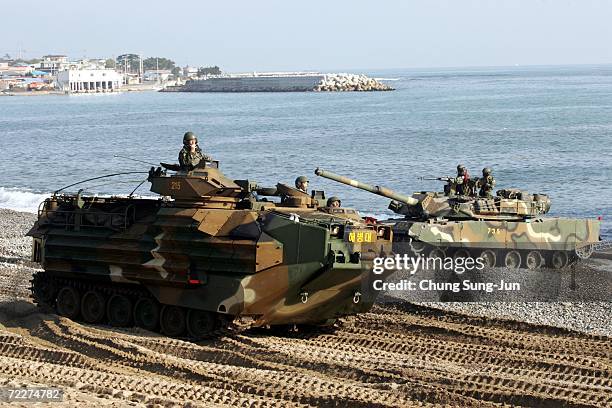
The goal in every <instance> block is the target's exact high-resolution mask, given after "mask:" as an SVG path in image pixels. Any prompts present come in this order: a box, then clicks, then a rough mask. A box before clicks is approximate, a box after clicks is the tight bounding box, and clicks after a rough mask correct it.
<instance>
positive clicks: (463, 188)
mask: <svg viewBox="0 0 612 408" xmlns="http://www.w3.org/2000/svg"><path fill="white" fill-rule="evenodd" d="M453 182H454V185H455V192H456V193H457V194H458V195H470V194H471V192H472V191H471V190H472V189H471V188H470V174H469V173H468V171H467V169H466V168H465V166H464V165H463V164H459V165H457V177H455V179H454V180H453Z"/></svg>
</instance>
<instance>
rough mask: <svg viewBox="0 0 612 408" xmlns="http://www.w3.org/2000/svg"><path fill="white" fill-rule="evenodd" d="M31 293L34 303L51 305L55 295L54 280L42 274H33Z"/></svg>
mask: <svg viewBox="0 0 612 408" xmlns="http://www.w3.org/2000/svg"><path fill="white" fill-rule="evenodd" d="M32 295H34V300H35V301H36V303H44V304H48V305H53V301H54V300H55V297H56V296H57V286H56V284H55V281H53V280H52V279H49V278H47V277H46V275H44V274H41V273H37V274H35V275H34V279H32Z"/></svg>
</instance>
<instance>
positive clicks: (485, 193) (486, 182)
mask: <svg viewBox="0 0 612 408" xmlns="http://www.w3.org/2000/svg"><path fill="white" fill-rule="evenodd" d="M478 187H480V191H479V192H478V195H479V196H481V197H486V198H493V188H494V187H495V177H493V169H492V168H490V167H485V168H484V169H482V178H481V179H480V180H478Z"/></svg>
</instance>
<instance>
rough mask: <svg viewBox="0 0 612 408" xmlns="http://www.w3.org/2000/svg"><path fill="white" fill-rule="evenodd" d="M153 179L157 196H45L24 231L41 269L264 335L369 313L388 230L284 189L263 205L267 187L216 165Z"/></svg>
mask: <svg viewBox="0 0 612 408" xmlns="http://www.w3.org/2000/svg"><path fill="white" fill-rule="evenodd" d="M150 181H151V183H152V186H151V190H152V191H154V192H157V193H159V194H160V195H162V196H163V198H162V199H157V200H156V199H142V198H125V197H124V198H121V197H81V196H75V195H61V196H54V197H51V198H49V199H47V200H46V201H45V203H44V204H43V206H42V207H41V210H40V211H39V219H38V221H37V223H36V225H35V226H34V227H33V228H32V230H31V231H30V232H29V235H31V236H33V237H34V242H35V243H34V254H33V258H34V260H36V261H38V262H40V263H41V265H42V267H43V269H44V270H45V273H46V274H48V275H53V276H58V277H62V278H64V279H69V280H74V281H78V280H83V279H86V280H88V281H89V282H92V281H93V282H98V281H99V282H111V284H113V285H115V284H116V285H127V286H137V287H140V288H146V290H147V291H148V292H149V293H150V294H152V295H153V296H154V297H155V298H156V299H157V301H159V303H160V304H162V305H175V306H181V307H184V308H187V309H195V310H202V311H207V312H214V313H220V314H226V315H229V316H231V317H248V318H250V319H252V320H253V322H254V324H255V325H259V326H262V325H275V324H289V323H291V324H293V323H322V322H325V321H328V320H330V319H334V318H337V317H340V316H344V315H348V314H354V313H358V312H362V311H367V310H368V309H369V308H370V307H371V306H372V300H371V299H367V300H366V299H361V298H360V295H359V291H360V290H361V287H362V284H363V280H364V279H365V275H367V274H369V272H370V271H371V260H372V259H373V258H374V257H375V256H378V255H380V254H385V253H390V252H391V245H392V232H391V229H390V228H389V227H386V226H382V225H380V224H371V223H365V222H364V221H363V220H362V219H361V217H360V216H359V215H358V213H357V212H356V211H355V210H351V209H346V208H343V209H334V211H332V210H331V209H326V208H320V207H319V200H318V199H316V198H314V197H310V196H308V195H307V194H304V193H302V192H298V191H293V189H292V188H290V187H287V186H284V185H279V186H277V188H276V190H275V191H276V192H279V191H280V193H278V196H280V198H281V201H280V202H274V201H270V200H268V199H265V198H263V197H258V196H257V194H255V193H256V192H257V191H260V192H261V191H264V190H263V189H259V190H258V188H257V187H256V186H255V184H254V183H250V182H248V181H247V180H231V179H228V178H227V177H226V176H225V175H223V173H222V172H221V171H220V170H219V169H217V168H202V169H196V170H195V171H193V172H179V173H177V174H174V175H166V174H165V173H160V172H159V170H157V171H156V172H155V171H153V170H152V172H151V177H150ZM245 186H247V187H245ZM249 186H250V187H249ZM267 190H274V189H267ZM267 190H266V191H267Z"/></svg>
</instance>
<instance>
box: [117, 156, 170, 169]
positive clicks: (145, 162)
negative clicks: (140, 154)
mask: <svg viewBox="0 0 612 408" xmlns="http://www.w3.org/2000/svg"><path fill="white" fill-rule="evenodd" d="M113 157H119V158H122V159H126V160H131V161H135V162H138V163H144V164H150V165H151V166H159V164H155V163H151V162H148V161H144V160H138V159H132V158H131V157H126V156H121V155H118V154H113Z"/></svg>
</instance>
